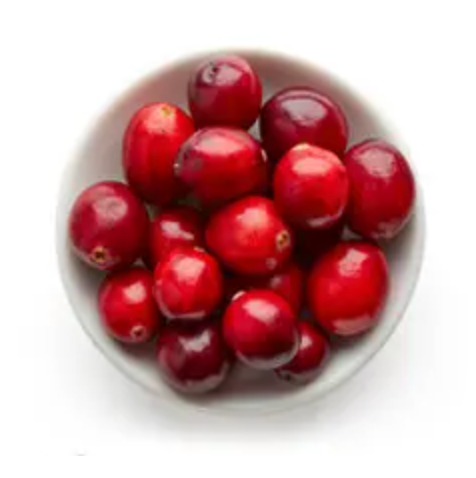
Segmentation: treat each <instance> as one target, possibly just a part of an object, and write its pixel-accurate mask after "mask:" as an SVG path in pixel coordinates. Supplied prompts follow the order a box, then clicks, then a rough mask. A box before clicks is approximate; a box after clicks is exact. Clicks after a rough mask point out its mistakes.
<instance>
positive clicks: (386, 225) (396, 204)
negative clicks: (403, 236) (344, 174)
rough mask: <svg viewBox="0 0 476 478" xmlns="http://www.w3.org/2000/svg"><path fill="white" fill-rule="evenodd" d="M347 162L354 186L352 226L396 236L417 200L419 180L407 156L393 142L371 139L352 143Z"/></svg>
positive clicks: (378, 234) (385, 236) (364, 233)
mask: <svg viewBox="0 0 476 478" xmlns="http://www.w3.org/2000/svg"><path fill="white" fill-rule="evenodd" d="M344 163H345V165H346V166H347V171H348V174H349V179H350V186H351V187H350V191H351V193H350V201H349V210H348V221H349V227H350V228H351V229H353V230H354V231H355V232H356V233H357V234H360V235H362V236H364V237H368V238H371V239H391V238H393V237H395V236H396V235H397V234H398V233H399V232H400V231H401V230H402V229H403V227H404V226H405V225H406V223H407V222H408V220H409V218H410V216H411V213H412V211H413V206H414V202H415V180H414V178H413V174H412V171H411V169H410V166H409V165H408V163H407V161H406V159H405V158H404V157H403V155H402V154H401V153H400V152H399V151H398V150H397V149H395V148H394V147H393V146H391V145H390V144H388V143H386V142H384V141H379V140H368V141H364V142H363V143H360V144H357V145H355V146H354V147H352V148H351V149H350V150H349V151H348V152H347V153H346V155H345V158H344Z"/></svg>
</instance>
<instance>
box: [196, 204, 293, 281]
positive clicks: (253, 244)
mask: <svg viewBox="0 0 476 478" xmlns="http://www.w3.org/2000/svg"><path fill="white" fill-rule="evenodd" d="M205 239H206V242H207V245H208V247H209V248H210V250H211V251H213V253H215V254H216V255H217V256H218V257H219V258H220V260H221V261H222V262H223V263H224V264H225V265H226V266H227V267H229V268H230V269H231V270H233V271H234V272H237V273H239V274H246V275H254V274H256V275H269V274H271V273H273V272H275V271H277V270H278V269H279V268H280V267H281V266H282V265H283V264H284V263H285V262H286V261H287V260H288V258H289V257H290V255H291V252H292V236H291V230H290V229H289V227H288V226H287V225H286V224H285V223H284V222H283V221H282V219H281V218H280V217H279V215H278V214H277V212H276V208H275V207H274V204H273V203H272V201H270V200H269V199H266V198H263V197H260V196H248V197H246V198H243V199H239V200H238V201H236V202H234V203H231V204H229V205H227V206H225V207H223V208H222V209H220V210H219V211H218V212H216V213H215V214H214V215H213V216H212V217H211V219H210V221H209V223H208V227H207V229H206V231H205Z"/></svg>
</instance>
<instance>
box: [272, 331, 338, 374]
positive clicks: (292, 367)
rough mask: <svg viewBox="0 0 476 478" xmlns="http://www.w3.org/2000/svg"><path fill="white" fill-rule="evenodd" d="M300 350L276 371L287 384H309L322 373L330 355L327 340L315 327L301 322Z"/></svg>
mask: <svg viewBox="0 0 476 478" xmlns="http://www.w3.org/2000/svg"><path fill="white" fill-rule="evenodd" d="M298 329H299V349H298V351H297V354H296V355H295V356H294V358H293V359H292V360H291V362H289V363H287V364H286V365H284V366H283V367H281V368H279V369H277V370H276V371H275V373H276V375H277V376H278V377H279V378H281V379H282V380H285V381H287V382H292V383H308V382H310V381H312V380H314V379H315V378H316V376H317V375H318V374H319V373H320V372H321V369H322V366H323V364H324V362H325V360H326V358H327V356H328V355H329V343H328V342H327V339H326V338H325V337H324V335H322V333H321V332H319V331H318V330H317V329H316V328H315V327H314V326H312V325H311V324H308V323H307V322H300V323H299V325H298Z"/></svg>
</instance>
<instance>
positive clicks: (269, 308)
mask: <svg viewBox="0 0 476 478" xmlns="http://www.w3.org/2000/svg"><path fill="white" fill-rule="evenodd" d="M223 334H224V337H225V340H226V342H227V344H228V345H229V347H230V348H231V349H232V350H233V351H234V352H235V354H236V356H237V357H238V358H239V359H240V360H241V361H243V362H244V363H246V364H247V365H249V366H250V367H253V368H257V369H262V370H269V369H273V368H277V367H280V366H282V365H284V364H285V363H287V362H289V361H290V360H291V359H292V358H293V356H294V355H295V353H296V352H297V349H298V344H299V337H298V331H297V320H296V316H295V315H294V312H293V310H292V309H291V307H290V305H289V304H288V303H287V302H286V301H285V300H284V299H283V298H282V297H280V296H279V295H278V294H276V293H275V292H272V291H270V290H252V291H249V292H243V293H241V294H238V295H237V296H235V298H234V299H233V300H232V301H231V303H230V305H229V306H228V308H227V310H226V312H225V316H224V317H223Z"/></svg>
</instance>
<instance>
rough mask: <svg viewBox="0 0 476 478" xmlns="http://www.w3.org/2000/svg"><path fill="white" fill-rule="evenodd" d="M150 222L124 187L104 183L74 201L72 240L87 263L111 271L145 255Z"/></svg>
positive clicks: (107, 182)
mask: <svg viewBox="0 0 476 478" xmlns="http://www.w3.org/2000/svg"><path fill="white" fill-rule="evenodd" d="M148 223H149V218H148V216H147V211H146V209H145V207H144V206H143V204H142V203H141V202H140V201H139V199H138V198H137V197H136V196H134V194H133V193H132V191H131V190H130V189H129V188H128V187H127V186H126V185H125V184H122V183H119V182H116V181H103V182H99V183H96V184H94V185H92V186H90V187H89V188H87V189H86V190H84V191H83V192H82V193H81V194H80V195H79V196H78V198H77V199H76V201H75V202H74V204H73V207H72V209H71V212H70V215H69V237H70V241H71V244H72V247H73V250H74V251H75V253H76V254H77V255H78V256H79V257H80V258H81V259H82V260H83V261H84V262H86V263H87V264H89V265H90V266H92V267H95V268H96V269H100V270H104V271H109V270H113V269H118V268H120V267H124V266H128V265H130V264H132V263H133V262H134V261H135V260H136V259H137V258H138V257H139V256H140V255H141V254H142V252H143V249H144V246H145V241H146V239H147V230H148Z"/></svg>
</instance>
